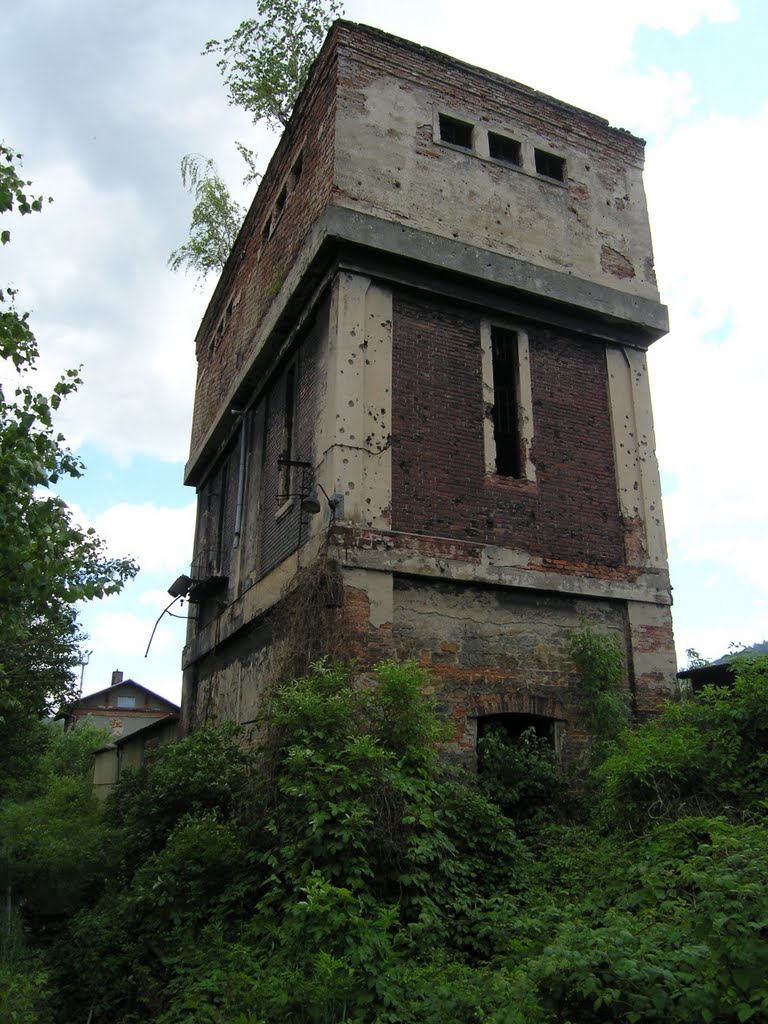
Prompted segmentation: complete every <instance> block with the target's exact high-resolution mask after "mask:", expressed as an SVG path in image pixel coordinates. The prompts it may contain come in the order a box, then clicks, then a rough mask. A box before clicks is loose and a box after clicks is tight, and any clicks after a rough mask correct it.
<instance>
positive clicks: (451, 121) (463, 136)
mask: <svg viewBox="0 0 768 1024" xmlns="http://www.w3.org/2000/svg"><path fill="white" fill-rule="evenodd" d="M440 141H441V142H448V143H450V145H451V146H461V148H462V149H472V125H471V124H469V123H468V122H467V121H459V119H458V118H456V117H449V116H448V115H447V114H441V115H440Z"/></svg>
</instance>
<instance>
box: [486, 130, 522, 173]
mask: <svg viewBox="0 0 768 1024" xmlns="http://www.w3.org/2000/svg"><path fill="white" fill-rule="evenodd" d="M488 152H489V153H490V155H491V156H492V157H493V159H494V160H503V161H504V163H505V164H514V165H515V167H519V166H520V164H521V163H522V158H521V154H520V143H519V142H515V140H514V139H508V138H507V137H506V135H497V134H496V133H495V132H488Z"/></svg>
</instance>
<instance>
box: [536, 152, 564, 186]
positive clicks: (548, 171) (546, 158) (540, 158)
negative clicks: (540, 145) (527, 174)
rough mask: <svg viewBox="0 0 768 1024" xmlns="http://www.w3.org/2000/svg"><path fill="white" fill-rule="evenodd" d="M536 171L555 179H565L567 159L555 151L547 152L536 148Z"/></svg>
mask: <svg viewBox="0 0 768 1024" xmlns="http://www.w3.org/2000/svg"><path fill="white" fill-rule="evenodd" d="M534 155H535V159H536V171H537V173H538V174H543V175H545V176H546V177H547V178H554V179H555V181H565V160H564V159H563V158H562V157H561V156H555V154H554V153H545V152H544V150H543V149H536V150H534Z"/></svg>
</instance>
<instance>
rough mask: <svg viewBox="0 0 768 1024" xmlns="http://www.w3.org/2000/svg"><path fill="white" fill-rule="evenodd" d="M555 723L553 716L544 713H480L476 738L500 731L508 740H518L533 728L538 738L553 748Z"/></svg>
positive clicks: (479, 738)
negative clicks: (549, 716)
mask: <svg viewBox="0 0 768 1024" xmlns="http://www.w3.org/2000/svg"><path fill="white" fill-rule="evenodd" d="M556 724H557V723H556V720H555V719H554V718H548V717H547V716H546V715H526V714H513V713H509V714H500V715H481V716H480V717H479V718H478V719H477V738H478V740H481V739H483V738H484V737H485V736H488V735H489V734H490V733H492V732H495V733H501V734H502V735H504V736H505V737H506V738H507V739H508V740H518V739H520V737H521V736H522V735H523V733H524V732H527V731H528V729H533V731H534V732H535V733H536V735H537V736H538V738H539V739H540V740H546V741H547V743H549V744H550V746H551V747H552V748H553V749H554V747H555V739H556V736H555V726H556Z"/></svg>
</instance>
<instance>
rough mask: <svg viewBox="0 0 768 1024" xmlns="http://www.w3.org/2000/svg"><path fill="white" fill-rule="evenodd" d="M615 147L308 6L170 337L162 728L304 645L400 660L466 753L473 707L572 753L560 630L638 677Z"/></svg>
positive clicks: (243, 717) (242, 695) (643, 450)
mask: <svg viewBox="0 0 768 1024" xmlns="http://www.w3.org/2000/svg"><path fill="white" fill-rule="evenodd" d="M643 153H644V144H643V142H642V140H640V139H637V138H635V137H634V136H632V135H630V134H629V133H627V132H625V131H621V130H617V129H615V128H612V127H610V126H609V125H608V123H607V122H606V121H604V120H603V119H602V118H599V117H596V116H594V115H593V114H589V113H586V112H585V111H582V110H579V109H576V108H574V107H571V106H568V105H567V104H565V103H562V102H560V101H559V100H555V99H552V98H551V97H549V96H545V95H542V94H540V93H537V92H535V91H534V90H532V89H530V88H528V87H526V86H523V85H520V84H518V83H516V82H513V81H509V80H507V79H505V78H502V77H500V76H498V75H495V74H491V73H489V72H487V71H483V70H481V69H479V68H476V67H471V66H469V65H466V64H463V63H461V62H460V61H457V60H454V59H452V58H450V57H447V56H444V55H443V54H440V53H436V52H434V51H431V50H426V49H424V48H422V47H419V46H416V45H414V44H412V43H409V42H405V41H403V40H401V39H397V38H394V37H392V36H389V35H386V34H385V33H382V32H380V31H377V30H374V29H371V28H367V27H363V26H359V25H354V24H351V23H349V22H344V21H339V22H337V23H336V24H335V25H334V27H333V28H332V30H331V32H330V33H329V36H328V38H327V39H326V42H325V44H324V46H323V49H322V51H321V53H320V55H319V57H318V59H317V61H316V62H315V64H314V67H313V69H312V72H311V74H310V77H309V81H308V83H307V85H306V87H305V89H304V91H303V93H302V95H301V97H300V98H299V101H298V103H297V104H296V108H295V110H294V113H293V117H292V119H291V121H290V124H289V125H288V127H287V129H286V131H285V133H284V135H283V137H282V139H281V141H280V144H279V145H278V147H277V151H276V152H275V155H274V156H273V158H272V160H271V162H270V164H269V168H268V170H267V172H266V174H265V175H264V178H263V180H262V182H261V185H260V187H259V190H258V192H257V195H256V198H255V200H254V202H253V205H252V206H251V209H250V211H249V212H248V215H247V217H246V220H245V224H244V226H243V228H242V230H241V232H240V235H239V237H238V239H237V242H236V244H235V246H234V249H233V251H232V254H231V256H230V258H229V260H228V262H227V265H226V267H225V269H224V272H223V273H222V275H221V279H220V280H219V283H218V286H217V288H216V291H215V293H214V295H213V298H212V300H211V303H210V305H209V307H208V310H207V312H206V314H205V317H204V319H203V321H202V324H201V326H200V329H199V331H198V334H197V339H196V347H197V360H198V376H197V388H196V394H195V407H194V421H193V428H192V443H191V454H190V459H189V463H188V465H187V467H186V482H187V483H188V484H190V485H193V486H195V487H196V488H197V493H198V523H197V533H196V539H195V550H194V557H193V563H192V572H191V577H192V585H191V589H190V592H189V598H190V601H191V602H192V608H193V610H195V609H196V611H195V612H194V614H195V616H196V618H195V620H194V621H193V622H191V623H190V630H189V635H188V641H187V645H186V647H185V651H184V662H183V664H184V696H183V714H184V718H185V721H186V724H187V726H188V727H189V726H191V725H194V724H195V723H196V722H200V721H205V720H215V719H218V718H231V719H234V720H236V721H239V722H241V723H255V722H257V720H258V718H259V712H260V708H261V706H262V701H263V695H264V692H265V690H266V688H267V687H268V686H269V684H270V682H271V681H272V680H273V679H274V678H275V677H276V676H278V675H280V674H281V672H283V673H284V670H285V669H286V666H288V665H289V664H291V665H292V667H294V668H295V667H296V664H294V663H292V662H291V660H290V658H291V656H292V654H295V652H296V651H306V652H307V653H311V651H312V650H313V645H312V644H311V643H308V641H309V640H312V638H314V639H315V640H316V641H317V642H316V643H315V644H314V650H315V652H316V651H317V650H319V649H323V647H324V642H325V647H328V645H330V649H331V651H332V653H334V654H341V655H343V656H345V657H356V658H357V660H358V662H359V664H360V665H361V666H362V667H365V665H366V664H369V663H370V662H372V661H375V660H377V659H379V658H381V657H382V656H387V655H392V656H396V657H399V658H405V657H413V658H416V659H418V660H419V661H420V662H422V663H423V664H425V665H428V666H430V667H431V668H432V669H433V673H432V687H433V689H434V692H435V694H436V696H437V697H438V699H439V700H440V702H441V703H442V704H443V705H444V707H445V709H446V711H447V712H448V713H449V714H450V715H451V716H452V718H453V721H454V724H455V733H454V741H453V745H452V752H453V753H454V755H455V756H457V757H459V758H462V759H464V760H466V761H468V762H470V763H471V761H472V759H473V757H474V746H475V741H476V737H477V732H478V728H480V729H482V728H483V727H484V724H485V723H486V722H488V721H489V720H492V719H494V717H495V716H505V718H504V720H505V721H506V722H507V724H508V725H509V727H510V728H511V729H513V730H514V729H516V728H518V727H522V726H524V725H528V724H535V725H536V727H537V728H538V729H539V731H540V732H547V733H548V734H549V735H551V736H552V737H553V739H554V740H555V742H556V743H557V744H558V746H560V747H561V748H562V749H563V752H564V754H565V755H566V756H572V755H573V754H574V752H575V751H576V750H577V749H578V745H579V742H580V738H581V736H583V733H582V731H581V723H580V717H579V689H578V678H577V676H576V673H575V669H574V666H573V664H572V662H571V659H570V657H569V654H568V634H569V632H570V631H571V630H573V629H574V628H578V627H579V623H580V622H581V621H582V620H584V619H586V620H587V621H588V622H589V623H591V624H592V625H593V626H594V628H596V629H598V630H600V631H602V632H612V633H613V634H615V635H616V636H617V637H618V638H619V639H620V642H621V645H622V649H623V650H624V651H625V654H626V664H627V678H628V680H629V684H628V685H629V686H630V688H631V691H632V696H633V699H634V702H635V706H636V708H637V710H638V711H639V712H640V713H642V712H646V711H649V710H651V709H653V708H654V707H655V706H656V705H657V704H658V702H659V700H660V699H661V698H663V697H664V696H666V695H667V694H668V693H669V692H670V690H671V687H672V685H673V680H674V671H675V664H674V649H673V642H672V627H671V616H670V603H671V598H670V586H669V577H668V568H667V554H666V547H665V537H664V526H663V521H662V513H661V501H660V489H659V480H658V470H657V464H656V457H655V454H654V435H653V422H652V415H651V405H650V396H649V389H648V379H647V370H646V355H645V353H646V349H647V348H648V346H649V345H650V344H651V342H653V341H654V340H655V339H657V338H659V337H660V336H661V335H663V334H664V333H665V332H666V330H667V314H666V309H665V307H664V306H662V305H661V304H660V303H659V297H658V291H657V288H656V281H655V278H654V273H653V258H652V252H651V237H650V231H649V226H648V215H647V210H646V203H645V196H644V192H643V184H642V166H643ZM302 594H303V596H302ZM286 659H287V660H286ZM294 661H295V659H294Z"/></svg>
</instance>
